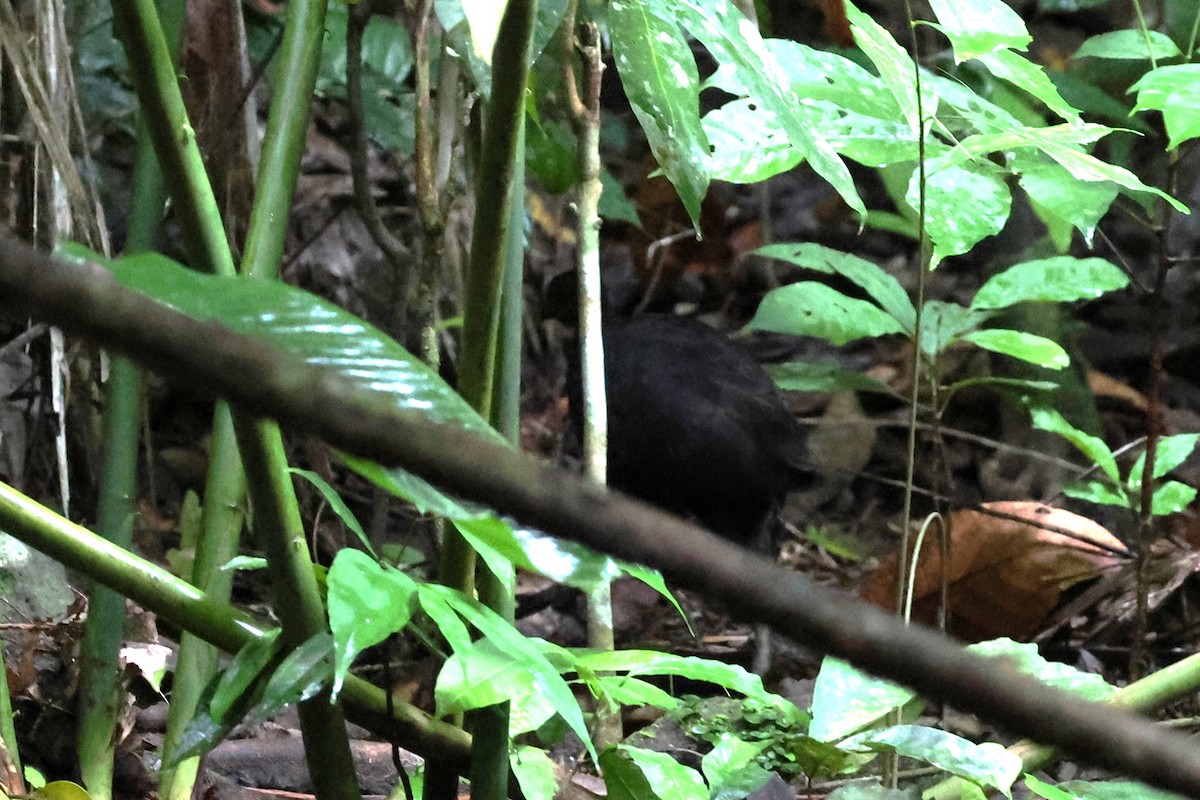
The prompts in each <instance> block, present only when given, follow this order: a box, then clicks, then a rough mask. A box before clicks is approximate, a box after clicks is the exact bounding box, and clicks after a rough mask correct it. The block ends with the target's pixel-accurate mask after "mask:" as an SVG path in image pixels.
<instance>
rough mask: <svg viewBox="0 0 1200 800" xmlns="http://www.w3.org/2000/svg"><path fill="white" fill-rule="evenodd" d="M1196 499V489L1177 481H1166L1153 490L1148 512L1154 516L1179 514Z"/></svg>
mask: <svg viewBox="0 0 1200 800" xmlns="http://www.w3.org/2000/svg"><path fill="white" fill-rule="evenodd" d="M1195 499H1196V490H1195V489H1194V488H1193V487H1191V486H1188V485H1187V484H1183V483H1179V482H1178V481H1167V482H1166V483H1164V484H1163V485H1162V486H1159V487H1158V488H1157V489H1155V490H1154V496H1153V497H1152V498H1151V501H1150V513H1151V514H1153V515H1154V516H1156V517H1165V516H1167V515H1169V514H1181V513H1183V512H1184V511H1186V510H1187V508H1188V506H1190V505H1191V504H1192V501H1193V500H1195Z"/></svg>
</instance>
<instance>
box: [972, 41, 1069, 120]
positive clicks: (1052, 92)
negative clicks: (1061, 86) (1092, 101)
mask: <svg viewBox="0 0 1200 800" xmlns="http://www.w3.org/2000/svg"><path fill="white" fill-rule="evenodd" d="M978 59H979V61H980V62H982V63H983V65H984V66H986V67H987V68H988V70H990V71H991V73H992V74H993V75H995V76H996V77H997V78H1002V79H1004V80H1006V81H1008V82H1009V83H1011V84H1013V85H1014V86H1016V87H1017V88H1019V89H1023V90H1024V91H1026V92H1028V93H1029V94H1031V95H1033V96H1034V97H1036V98H1037V99H1038V100H1041V101H1042V102H1043V103H1045V104H1046V107H1047V108H1049V109H1050V110H1051V111H1053V112H1054V113H1056V114H1058V115H1059V116H1060V117H1062V118H1063V119H1065V120H1067V121H1068V122H1075V121H1077V120H1078V119H1079V110H1078V109H1077V108H1075V107H1074V106H1073V105H1071V104H1070V103H1068V102H1067V101H1066V100H1064V99H1063V97H1062V95H1061V94H1059V93H1058V88H1057V87H1056V86H1055V85H1054V82H1053V81H1051V80H1050V76H1049V75H1047V74H1046V70H1045V69H1043V68H1042V67H1041V66H1040V65H1038V64H1035V63H1033V62H1032V61H1030V60H1029V59H1027V58H1025V57H1024V56H1021V55H1020V54H1018V53H1014V52H1013V51H1011V50H997V51H995V52H992V53H985V54H981V55H979V56H978Z"/></svg>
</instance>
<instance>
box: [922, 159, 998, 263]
mask: <svg viewBox="0 0 1200 800" xmlns="http://www.w3.org/2000/svg"><path fill="white" fill-rule="evenodd" d="M958 157H959V156H957V155H952V156H951V157H948V158H943V159H934V160H931V161H930V162H929V164H928V166H927V167H926V173H925V229H926V231H927V232H928V233H929V238H930V239H931V240H932V241H933V245H934V248H933V264H934V265H935V266H936V265H937V264H938V263H939V262H941V260H942V259H944V258H945V257H947V256H953V255H959V254H960V253H966V252H968V251H969V250H970V249H971V248H973V247H974V246H975V245H976V244H978V243H979V242H980V241H982V240H983V239H986V238H987V237H988V236H994V235H995V234H997V233H999V232H1000V229H1001V228H1003V227H1004V223H1005V222H1007V221H1008V214H1009V210H1010V207H1011V205H1012V195H1011V194H1010V192H1009V190H1008V186H1007V185H1006V184H1005V182H1004V180H1003V178H1002V177H1001V176H1000V175H999V174H998V171H997V170H996V168H994V167H993V166H991V165H990V162H984V161H980V162H976V163H975V164H972V165H971V166H970V167H969V168H968V167H965V166H959V165H956V164H954V163H952V161H953V160H954V159H955V158H958ZM964 198H970V202H964ZM905 200H906V201H907V202H908V204H909V205H910V206H912V207H913V208H917V207H918V205H919V203H920V173H919V172H914V173H913V177H912V181H911V182H910V183H909V186H908V193H907V194H906V195H905Z"/></svg>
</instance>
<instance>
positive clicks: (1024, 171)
mask: <svg viewBox="0 0 1200 800" xmlns="http://www.w3.org/2000/svg"><path fill="white" fill-rule="evenodd" d="M1029 161H1030V159H1028V158H1024V157H1022V156H1021V155H1020V154H1019V153H1018V154H1015V155H1014V157H1013V161H1012V167H1013V169H1014V170H1015V171H1016V172H1017V175H1018V180H1019V181H1020V183H1021V188H1022V189H1024V190H1025V192H1026V194H1028V195H1029V200H1030V202H1031V203H1032V204H1033V208H1034V210H1035V211H1036V212H1037V215H1038V216H1039V217H1041V218H1042V220H1043V221H1044V222H1046V224H1047V226H1048V227H1049V226H1051V225H1052V224H1053V223H1054V222H1056V221H1059V220H1061V221H1062V222H1064V223H1066V224H1067V225H1069V226H1071V227H1074V228H1075V229H1077V230H1078V231H1079V232H1080V233H1082V234H1083V238H1084V241H1085V242H1086V243H1087V244H1088V245H1089V246H1090V245H1091V244H1092V237H1093V236H1095V233H1096V226H1097V225H1098V224H1099V223H1100V219H1101V218H1102V217H1103V216H1104V215H1105V214H1107V213H1108V209H1109V208H1110V207H1111V206H1112V203H1113V200H1115V199H1116V197H1117V194H1118V190H1117V187H1116V185H1115V184H1113V183H1110V182H1108V181H1077V180H1075V179H1074V178H1073V177H1071V175H1070V173H1068V172H1067V171H1066V169H1064V168H1063V167H1062V166H1061V165H1059V164H1056V163H1053V162H1050V161H1048V160H1047V161H1044V162H1040V163H1028V162H1029ZM1063 238H1064V241H1062V242H1060V244H1061V245H1062V247H1063V249H1065V248H1066V247H1067V246H1069V245H1070V231H1069V230H1068V231H1067V232H1066V236H1065V237H1063Z"/></svg>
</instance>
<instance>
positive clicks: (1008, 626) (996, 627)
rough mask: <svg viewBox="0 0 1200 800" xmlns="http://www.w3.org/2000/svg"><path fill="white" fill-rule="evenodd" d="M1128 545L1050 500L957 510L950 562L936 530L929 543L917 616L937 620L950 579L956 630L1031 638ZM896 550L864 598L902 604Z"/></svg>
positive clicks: (975, 636)
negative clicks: (1064, 597)
mask: <svg viewBox="0 0 1200 800" xmlns="http://www.w3.org/2000/svg"><path fill="white" fill-rule="evenodd" d="M1123 552H1125V546H1124V545H1123V544H1122V543H1121V541H1120V540H1119V539H1117V538H1116V537H1115V536H1113V535H1112V534H1111V533H1109V532H1108V531H1107V530H1106V529H1105V528H1104V527H1102V526H1101V525H1099V524H1098V523H1096V522H1094V521H1093V520H1090V519H1088V518H1087V517H1083V516H1080V515H1078V514H1075V513H1073V512H1070V511H1066V510H1064V509H1060V508H1051V507H1050V506H1047V505H1043V504H1042V503H1035V502H1027V501H1005V502H997V503H987V504H985V505H984V506H983V507H982V510H969V509H968V510H962V511H956V512H954V513H953V514H952V515H951V517H950V544H949V559H948V567H947V568H946V569H943V567H942V558H941V547H940V545H939V543H938V541H937V537H936V536H928V537H926V540H925V542H924V544H923V546H922V548H921V554H920V559H919V561H918V563H917V570H916V577H915V580H914V588H913V619H915V620H917V621H920V622H924V623H926V624H932V623H933V622H934V620H935V619H936V616H937V607H938V604H939V601H940V597H941V587H942V583H943V581H944V582H945V583H946V584H947V593H948V605H949V611H950V614H949V617H950V623H949V627H950V632H951V633H953V634H954V635H956V636H958V637H960V638H963V639H967V640H971V641H979V640H983V639H993V638H996V637H999V636H1008V637H1011V638H1014V639H1026V638H1028V637H1030V636H1032V635H1033V634H1035V633H1036V632H1037V630H1038V627H1039V626H1040V625H1041V623H1042V620H1043V619H1045V617H1046V615H1047V614H1048V613H1049V612H1050V611H1051V610H1052V609H1053V608H1054V607H1055V605H1056V604H1057V603H1058V601H1059V597H1060V595H1061V594H1062V592H1063V591H1064V590H1066V589H1068V588H1070V587H1072V586H1075V585H1076V584H1078V583H1081V582H1083V581H1086V580H1090V579H1092V578H1096V577H1098V576H1099V575H1101V574H1102V573H1103V572H1105V571H1106V570H1109V569H1114V568H1116V567H1117V566H1118V565H1119V564H1120V563H1121V558H1120V556H1119V555H1118V554H1119V553H1123ZM896 563H897V558H896V556H894V555H893V556H892V557H891V558H889V559H888V560H887V561H886V562H884V563H883V564H882V565H880V567H879V568H878V569H877V570H875V572H873V573H872V574H871V575H870V576H869V578H868V579H867V583H866V585H865V586H864V588H863V591H862V596H863V599H865V600H867V601H868V602H871V603H874V604H875V605H878V606H880V607H882V608H885V609H889V610H892V609H894V608H895V600H894V598H895V595H896V588H895V587H896Z"/></svg>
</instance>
